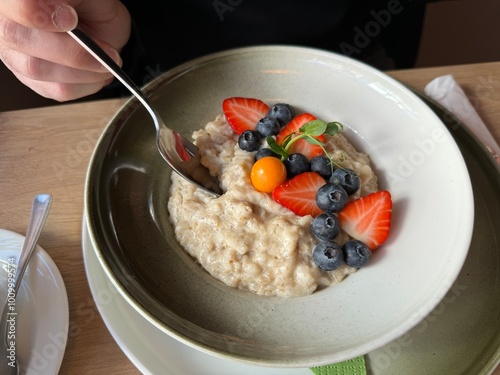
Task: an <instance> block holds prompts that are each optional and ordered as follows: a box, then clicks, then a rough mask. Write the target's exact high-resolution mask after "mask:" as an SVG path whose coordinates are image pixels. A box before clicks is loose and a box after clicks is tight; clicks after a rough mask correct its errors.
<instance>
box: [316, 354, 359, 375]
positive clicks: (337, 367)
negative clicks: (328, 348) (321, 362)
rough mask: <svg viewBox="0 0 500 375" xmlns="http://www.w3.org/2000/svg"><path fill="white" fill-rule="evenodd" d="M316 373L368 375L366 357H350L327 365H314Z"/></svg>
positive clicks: (318, 374)
mask: <svg viewBox="0 0 500 375" xmlns="http://www.w3.org/2000/svg"><path fill="white" fill-rule="evenodd" d="M311 371H312V372H313V373H315V374H316V375H366V367H365V357H363V356H360V357H357V358H353V359H349V360H347V361H344V362H340V363H334V364H331V365H326V366H318V367H312V368H311Z"/></svg>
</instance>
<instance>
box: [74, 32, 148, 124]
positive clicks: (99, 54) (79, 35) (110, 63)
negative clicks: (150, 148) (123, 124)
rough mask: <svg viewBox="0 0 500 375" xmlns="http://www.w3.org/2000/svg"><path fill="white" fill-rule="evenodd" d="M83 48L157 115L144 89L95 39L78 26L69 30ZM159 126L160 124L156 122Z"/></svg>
mask: <svg viewBox="0 0 500 375" xmlns="http://www.w3.org/2000/svg"><path fill="white" fill-rule="evenodd" d="M68 34H69V35H71V37H72V38H73V39H75V40H76V41H77V42H78V43H79V44H80V45H81V46H82V47H83V48H85V49H86V50H87V52H89V53H90V54H91V55H92V56H94V58H96V59H97V61H99V62H100V63H101V64H102V65H104V66H105V67H106V69H108V71H109V72H110V73H112V74H113V75H114V76H115V77H116V78H117V79H118V80H119V81H120V82H121V83H123V85H125V87H126V88H127V89H129V90H130V92H132V94H134V95H135V97H136V98H137V99H139V100H140V101H141V103H142V104H143V105H144V106H145V107H146V109H147V110H148V111H149V112H151V115H152V116H153V117H155V116H157V113H155V111H154V109H153V107H152V106H151V105H150V103H149V100H148V99H147V98H146V97H145V96H144V94H143V93H142V91H141V90H140V89H139V87H137V85H136V84H135V83H134V81H132V79H131V78H130V77H129V76H128V75H127V74H126V73H125V72H124V71H123V70H122V68H120V66H119V65H118V64H117V63H116V62H115V61H114V60H113V59H112V58H111V57H110V56H109V55H108V54H107V53H106V52H105V51H104V50H103V49H102V48H101V46H99V45H98V44H97V43H96V42H95V41H94V39H92V38H91V37H90V36H89V35H88V34H87V33H86V32H85V31H83V30H82V29H80V28H79V27H76V28H75V29H73V30H70V31H68ZM155 125H156V126H157V127H158V124H155Z"/></svg>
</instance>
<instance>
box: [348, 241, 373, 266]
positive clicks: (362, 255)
mask: <svg viewBox="0 0 500 375" xmlns="http://www.w3.org/2000/svg"><path fill="white" fill-rule="evenodd" d="M342 252H343V254H344V261H345V263H346V264H347V265H348V266H350V267H354V268H361V267H363V266H364V265H365V264H366V263H367V262H368V260H369V259H370V257H371V255H372V252H371V251H370V249H368V246H366V245H365V244H364V243H363V242H361V241H358V240H350V241H347V242H346V243H345V244H344V246H343V247H342Z"/></svg>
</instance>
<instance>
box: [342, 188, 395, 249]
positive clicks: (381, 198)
mask: <svg viewBox="0 0 500 375" xmlns="http://www.w3.org/2000/svg"><path fill="white" fill-rule="evenodd" d="M391 210H392V199H391V194H390V193H389V192H388V191H386V190H380V191H376V192H375V193H372V194H369V195H366V196H364V197H361V198H358V199H356V200H353V201H351V202H349V203H347V204H346V205H345V206H344V208H343V209H342V210H341V211H340V212H339V214H338V218H339V221H340V227H341V228H342V229H343V230H344V231H345V232H346V233H347V234H348V235H349V236H351V237H353V238H355V239H356V240H359V241H361V242H364V243H365V244H366V246H368V248H369V249H370V250H372V251H373V250H375V249H376V248H377V247H379V246H380V245H382V243H384V241H385V240H386V239H387V236H388V235H389V229H390V226H391Z"/></svg>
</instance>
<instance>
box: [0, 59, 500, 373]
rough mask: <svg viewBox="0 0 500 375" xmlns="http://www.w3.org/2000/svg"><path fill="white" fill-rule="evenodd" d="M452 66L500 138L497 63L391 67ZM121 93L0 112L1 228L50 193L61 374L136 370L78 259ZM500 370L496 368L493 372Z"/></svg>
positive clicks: (46, 239) (431, 74) (407, 78)
mask: <svg viewBox="0 0 500 375" xmlns="http://www.w3.org/2000/svg"><path fill="white" fill-rule="evenodd" d="M449 73H452V74H453V75H454V76H455V78H456V80H457V81H458V82H459V84H460V85H461V86H462V87H463V88H464V90H465V91H466V93H467V95H468V96H469V97H470V99H471V101H472V103H473V104H474V106H475V108H476V110H477V111H478V113H479V114H480V116H481V117H482V118H483V120H484V121H485V123H486V124H487V125H488V127H489V128H490V130H491V131H492V133H493V135H494V137H495V139H496V140H497V141H498V142H500V62H496V63H486V64H475V65H464V66H450V67H440V68H428V69H415V70H405V71H394V72H389V74H391V75H392V76H394V77H395V78H397V79H399V80H401V81H402V82H404V83H406V84H408V85H410V86H411V87H413V88H415V89H417V90H420V91H422V90H423V88H424V86H425V85H426V84H427V83H428V82H429V81H430V80H432V79H433V78H435V77H437V76H440V75H444V74H449ZM124 101H125V100H124V99H113V100H106V101H98V102H87V103H81V104H80V103H79V104H66V105H59V106H54V107H46V108H37V109H29V110H22V111H13V112H4V113H0V193H1V205H0V228H4V229H8V230H11V231H14V232H18V233H22V234H24V233H25V229H26V225H27V222H28V218H29V213H30V206H31V202H32V199H33V197H34V195H35V194H37V193H41V192H47V193H51V194H52V195H53V197H54V202H53V205H52V210H51V214H50V216H49V218H48V221H47V224H46V227H45V230H44V232H43V233H42V236H41V238H40V241H39V243H40V245H41V246H42V247H43V248H44V249H45V250H46V251H47V252H48V253H49V254H50V256H51V257H52V258H53V260H54V261H55V263H56V264H57V266H58V268H59V270H60V272H61V274H62V277H63V278H64V281H65V284H66V288H67V292H68V298H69V310H70V322H69V335H68V345H67V348H66V352H65V356H64V360H63V363H62V367H61V371H60V373H61V374H79V375H86V374H113V375H114V374H138V373H139V372H138V370H137V369H136V368H135V367H134V365H133V364H132V363H131V362H130V361H129V360H128V359H127V357H126V356H125V355H124V354H123V353H122V351H121V350H120V348H119V347H118V345H117V344H116V343H115V341H114V340H113V338H112V337H111V335H110V333H109V332H108V330H107V328H106V326H105V325H104V323H103V321H102V319H101V317H100V315H99V313H98V311H97V308H96V306H95V303H94V301H93V299H92V296H91V293H90V289H89V287H88V284H87V279H86V276H85V270H84V266H83V259H82V248H81V225H82V209H83V186H84V180H85V172H86V167H87V164H88V162H89V157H90V154H91V152H92V150H93V148H94V146H95V144H96V140H97V138H98V136H99V135H100V132H101V131H102V129H103V128H104V126H105V125H106V123H107V122H108V121H109V119H110V118H111V116H112V115H113V114H114V113H115V111H116V110H117V109H118V108H119V107H120V106H121V105H122V104H123V103H124ZM494 374H495V375H500V367H499V368H497V370H496V371H495V372H494Z"/></svg>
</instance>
